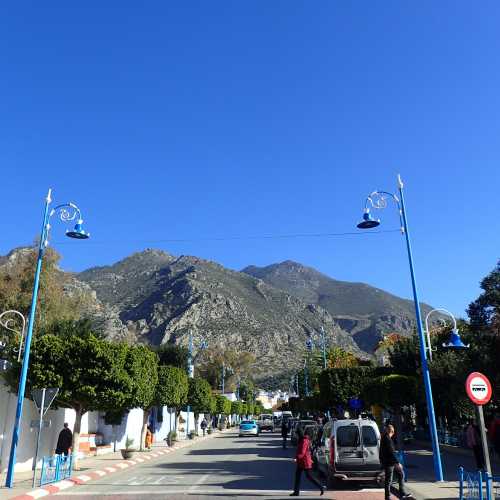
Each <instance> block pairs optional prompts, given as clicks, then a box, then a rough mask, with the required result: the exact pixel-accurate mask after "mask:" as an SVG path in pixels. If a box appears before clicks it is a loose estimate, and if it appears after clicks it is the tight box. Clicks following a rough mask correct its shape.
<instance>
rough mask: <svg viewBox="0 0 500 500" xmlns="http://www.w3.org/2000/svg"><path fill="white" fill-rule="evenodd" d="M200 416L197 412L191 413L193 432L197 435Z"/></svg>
mask: <svg viewBox="0 0 500 500" xmlns="http://www.w3.org/2000/svg"><path fill="white" fill-rule="evenodd" d="M199 416H200V414H199V413H193V417H194V433H195V435H196V436H197V435H198V417H199Z"/></svg>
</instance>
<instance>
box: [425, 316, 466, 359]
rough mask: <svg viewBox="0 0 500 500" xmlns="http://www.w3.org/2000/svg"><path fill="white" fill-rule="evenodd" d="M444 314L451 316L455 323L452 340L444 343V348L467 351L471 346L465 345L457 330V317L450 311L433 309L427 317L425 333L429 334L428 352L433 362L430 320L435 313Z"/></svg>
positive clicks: (451, 335)
mask: <svg viewBox="0 0 500 500" xmlns="http://www.w3.org/2000/svg"><path fill="white" fill-rule="evenodd" d="M437 312H439V313H444V314H446V315H447V316H449V317H450V318H451V319H452V321H453V328H452V330H451V334H450V338H449V339H448V342H445V343H443V347H446V348H449V349H467V348H468V347H469V344H467V345H466V344H464V343H463V342H462V339H461V338H460V333H459V332H458V328H457V320H456V319H455V316H453V314H451V312H450V311H448V310H447V309H443V308H441V307H440V308H437V309H432V311H429V312H428V313H427V316H426V317H425V332H426V334H427V351H428V352H429V359H430V360H431V361H432V345H431V330H430V328H429V318H430V317H431V315H432V314H434V313H437Z"/></svg>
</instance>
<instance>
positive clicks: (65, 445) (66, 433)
mask: <svg viewBox="0 0 500 500" xmlns="http://www.w3.org/2000/svg"><path fill="white" fill-rule="evenodd" d="M72 444H73V433H72V432H71V430H70V428H69V424H68V422H64V426H63V429H62V430H61V432H60V433H59V437H58V438H57V446H56V455H65V456H66V457H67V456H68V453H69V449H70V448H71V445H72Z"/></svg>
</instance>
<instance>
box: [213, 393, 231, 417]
mask: <svg viewBox="0 0 500 500" xmlns="http://www.w3.org/2000/svg"><path fill="white" fill-rule="evenodd" d="M228 402H229V404H231V402H230V401H229V400H228V399H227V398H225V397H224V396H222V395H221V394H217V396H215V404H216V407H215V411H216V412H217V413H219V414H221V415H229V412H230V411H231V409H229V411H227V409H228V405H227V403H228Z"/></svg>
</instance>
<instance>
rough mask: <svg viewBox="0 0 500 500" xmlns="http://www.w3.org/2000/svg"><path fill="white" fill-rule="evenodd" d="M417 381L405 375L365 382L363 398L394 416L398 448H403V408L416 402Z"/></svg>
mask: <svg viewBox="0 0 500 500" xmlns="http://www.w3.org/2000/svg"><path fill="white" fill-rule="evenodd" d="M417 387H418V385H417V379H416V378H415V377H410V376H406V375H398V374H392V375H383V376H381V377H376V378H374V379H372V380H369V381H367V382H366V384H365V386H364V389H363V398H364V400H365V401H366V402H367V403H369V404H379V405H381V406H384V407H386V408H389V409H390V410H392V412H393V413H394V416H395V424H396V434H397V440H398V448H399V449H400V450H401V449H402V448H403V426H402V412H401V408H402V407H403V406H409V405H413V404H415V403H416V401H417V397H418V389H417Z"/></svg>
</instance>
